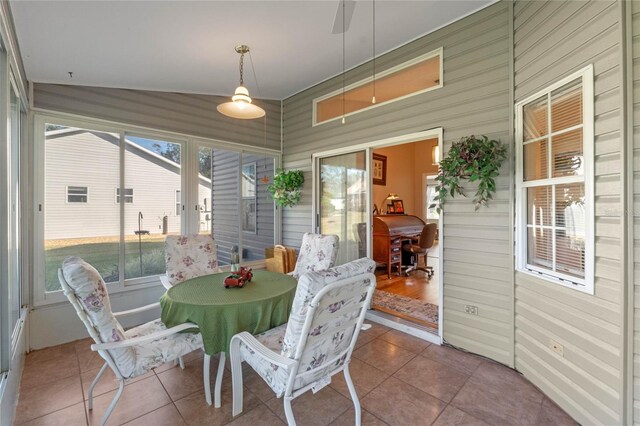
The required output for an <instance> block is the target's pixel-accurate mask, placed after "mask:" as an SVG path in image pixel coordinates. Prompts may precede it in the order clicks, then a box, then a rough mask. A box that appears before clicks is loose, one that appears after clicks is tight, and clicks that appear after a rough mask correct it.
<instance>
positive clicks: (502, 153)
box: [429, 136, 507, 212]
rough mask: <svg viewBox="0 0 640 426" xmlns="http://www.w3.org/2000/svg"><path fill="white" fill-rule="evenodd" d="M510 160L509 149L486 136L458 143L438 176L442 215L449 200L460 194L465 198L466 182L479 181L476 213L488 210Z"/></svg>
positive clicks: (439, 201)
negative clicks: (497, 182)
mask: <svg viewBox="0 0 640 426" xmlns="http://www.w3.org/2000/svg"><path fill="white" fill-rule="evenodd" d="M506 158H507V147H506V146H505V145H504V144H502V143H500V142H499V141H497V140H494V139H489V138H488V137H486V136H480V137H475V136H468V137H464V138H462V139H460V141H459V142H455V143H454V144H453V145H452V146H451V149H450V150H449V152H448V153H447V156H446V157H445V158H444V159H442V161H441V162H440V171H439V172H438V177H437V178H436V181H438V185H437V186H436V193H437V195H436V196H435V198H434V201H435V202H434V204H432V205H431V206H429V207H430V208H433V207H435V208H436V209H437V210H438V212H440V211H442V208H443V206H444V204H445V201H446V199H447V197H449V196H451V198H453V197H455V196H456V194H459V195H462V196H465V197H466V195H465V194H464V190H463V189H462V185H463V181H464V180H467V181H469V182H475V181H478V182H479V184H478V190H477V191H476V196H475V198H474V199H473V202H474V203H475V209H476V210H478V209H479V208H480V207H481V206H487V205H488V202H489V200H490V199H492V198H493V194H494V193H495V192H496V182H495V178H496V177H498V175H499V174H500V166H501V165H502V163H503V162H504V160H505V159H506Z"/></svg>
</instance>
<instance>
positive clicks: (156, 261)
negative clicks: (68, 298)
mask: <svg viewBox="0 0 640 426" xmlns="http://www.w3.org/2000/svg"><path fill="white" fill-rule="evenodd" d="M165 238H166V235H143V236H142V274H141V273H140V255H139V246H138V237H137V236H135V235H134V236H127V237H126V238H125V242H124V245H125V275H126V278H135V277H139V276H146V275H157V274H162V273H163V272H164V271H165V261H164V240H165ZM119 246H120V242H119V237H95V238H72V239H63V240H49V241H46V242H45V286H46V289H47V290H48V291H55V290H60V283H59V282H58V268H59V267H60V266H61V265H62V261H63V260H64V259H65V258H66V257H68V256H79V257H81V258H83V259H84V260H85V261H87V262H88V263H90V264H91V265H93V267H94V268H96V269H97V270H98V272H100V274H101V275H102V276H103V278H104V279H105V281H106V282H114V281H118V277H119V268H118V252H119Z"/></svg>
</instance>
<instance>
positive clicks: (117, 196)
mask: <svg viewBox="0 0 640 426" xmlns="http://www.w3.org/2000/svg"><path fill="white" fill-rule="evenodd" d="M127 189H130V190H131V195H127ZM118 191H120V188H115V190H114V192H115V198H114V201H115V204H120V200H118V198H119V197H120V194H118ZM133 194H135V192H134V190H133V188H125V189H124V203H125V204H133V202H134V201H133ZM127 197H131V202H130V203H127Z"/></svg>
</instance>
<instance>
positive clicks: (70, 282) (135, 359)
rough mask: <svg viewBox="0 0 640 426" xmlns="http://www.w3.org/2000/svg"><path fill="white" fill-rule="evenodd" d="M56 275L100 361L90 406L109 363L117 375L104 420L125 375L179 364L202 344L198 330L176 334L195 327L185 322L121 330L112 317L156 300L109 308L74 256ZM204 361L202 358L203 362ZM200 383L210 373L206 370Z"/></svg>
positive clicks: (97, 281)
mask: <svg viewBox="0 0 640 426" xmlns="http://www.w3.org/2000/svg"><path fill="white" fill-rule="evenodd" d="M58 279H59V280H60V284H61V285H62V289H63V291H64V294H65V296H67V298H68V299H69V302H71V304H72V305H73V307H74V308H75V310H76V313H77V314H78V316H79V317H80V319H81V320H82V322H83V323H84V325H85V327H86V328H87V331H88V332H89V335H90V336H91V338H93V340H94V341H95V344H93V345H91V349H92V350H94V351H96V352H98V354H100V356H101V357H102V358H103V359H104V360H105V363H104V365H103V366H102V368H101V369H100V371H99V372H98V375H97V376H96V378H95V379H94V380H93V382H92V383H91V386H90V387H89V401H88V403H89V410H92V409H93V389H94V387H95V386H96V384H97V383H98V381H99V380H100V378H101V377H102V374H104V372H105V370H106V369H107V366H109V367H110V368H111V369H112V370H113V372H114V374H115V375H116V378H117V379H118V382H119V385H118V391H117V392H116V394H115V396H114V398H113V400H112V401H111V404H110V405H109V407H108V408H107V411H106V412H105V414H104V416H103V417H102V422H101V424H102V425H104V424H106V422H107V419H108V418H109V416H110V415H111V412H112V411H113V409H114V408H115V406H116V403H117V402H118V399H120V395H121V394H122V391H123V389H124V383H125V380H126V379H130V378H132V377H136V376H139V375H142V374H144V373H146V372H148V371H149V370H151V369H153V368H156V367H158V366H160V365H162V364H164V363H166V362H171V361H178V360H179V362H180V366H181V367H182V368H184V364H183V362H182V358H181V357H182V356H184V355H186V354H188V353H190V352H193V351H194V350H196V349H201V348H203V345H202V336H201V335H200V334H199V333H181V332H182V331H185V330H189V329H193V328H198V326H197V325H195V324H191V323H185V324H181V325H178V326H176V327H172V328H169V329H167V328H166V327H165V325H164V324H163V323H162V321H160V319H157V320H155V321H151V322H148V323H146V324H142V325H140V326H138V327H134V328H132V329H130V330H127V331H124V329H123V328H122V326H121V325H120V323H119V322H118V320H117V318H116V317H121V316H125V315H131V314H137V313H140V312H144V311H147V310H149V309H153V308H157V307H159V306H160V304H159V303H153V304H151V305H147V306H143V307H140V308H136V309H131V310H128V311H122V312H112V311H111V303H110V301H109V295H108V293H107V287H106V285H105V283H104V281H103V280H102V277H101V276H100V274H99V273H98V271H96V270H95V268H93V267H92V266H91V265H89V264H88V263H87V262H85V261H84V260H82V259H80V258H78V257H69V258H67V259H65V260H64V262H63V263H62V268H61V269H58ZM205 362H206V361H205ZM204 380H205V385H208V384H209V377H207V375H206V374H205V377H204Z"/></svg>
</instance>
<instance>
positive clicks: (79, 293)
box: [62, 257, 136, 377]
mask: <svg viewBox="0 0 640 426" xmlns="http://www.w3.org/2000/svg"><path fill="white" fill-rule="evenodd" d="M62 274H63V276H64V279H65V281H66V282H67V284H69V287H71V289H72V290H73V292H74V293H75V297H76V298H77V299H78V302H79V303H80V306H81V307H82V309H83V310H84V312H85V313H86V315H87V317H89V321H91V323H92V324H93V327H94V329H95V330H96V331H97V332H98V334H99V335H100V340H101V342H98V341H96V343H110V342H119V341H122V340H124V339H125V333H124V330H123V328H122V326H121V325H120V323H119V322H118V320H117V319H116V318H115V317H114V316H113V313H112V312H111V303H110V302H109V294H108V293H107V287H106V285H105V283H104V281H103V280H102V277H101V276H100V273H99V272H98V271H96V270H95V268H94V267H93V266H91V265H89V264H88V263H87V262H85V261H84V260H82V259H80V258H79V257H68V258H66V259H65V260H64V262H63V263H62ZM109 354H110V355H111V357H112V358H113V360H114V361H115V363H116V364H117V365H118V368H119V369H120V372H121V373H122V374H123V375H124V376H125V377H129V376H131V374H132V373H133V370H134V369H135V364H136V354H135V351H134V350H133V349H132V348H122V349H112V350H110V351H109Z"/></svg>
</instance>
